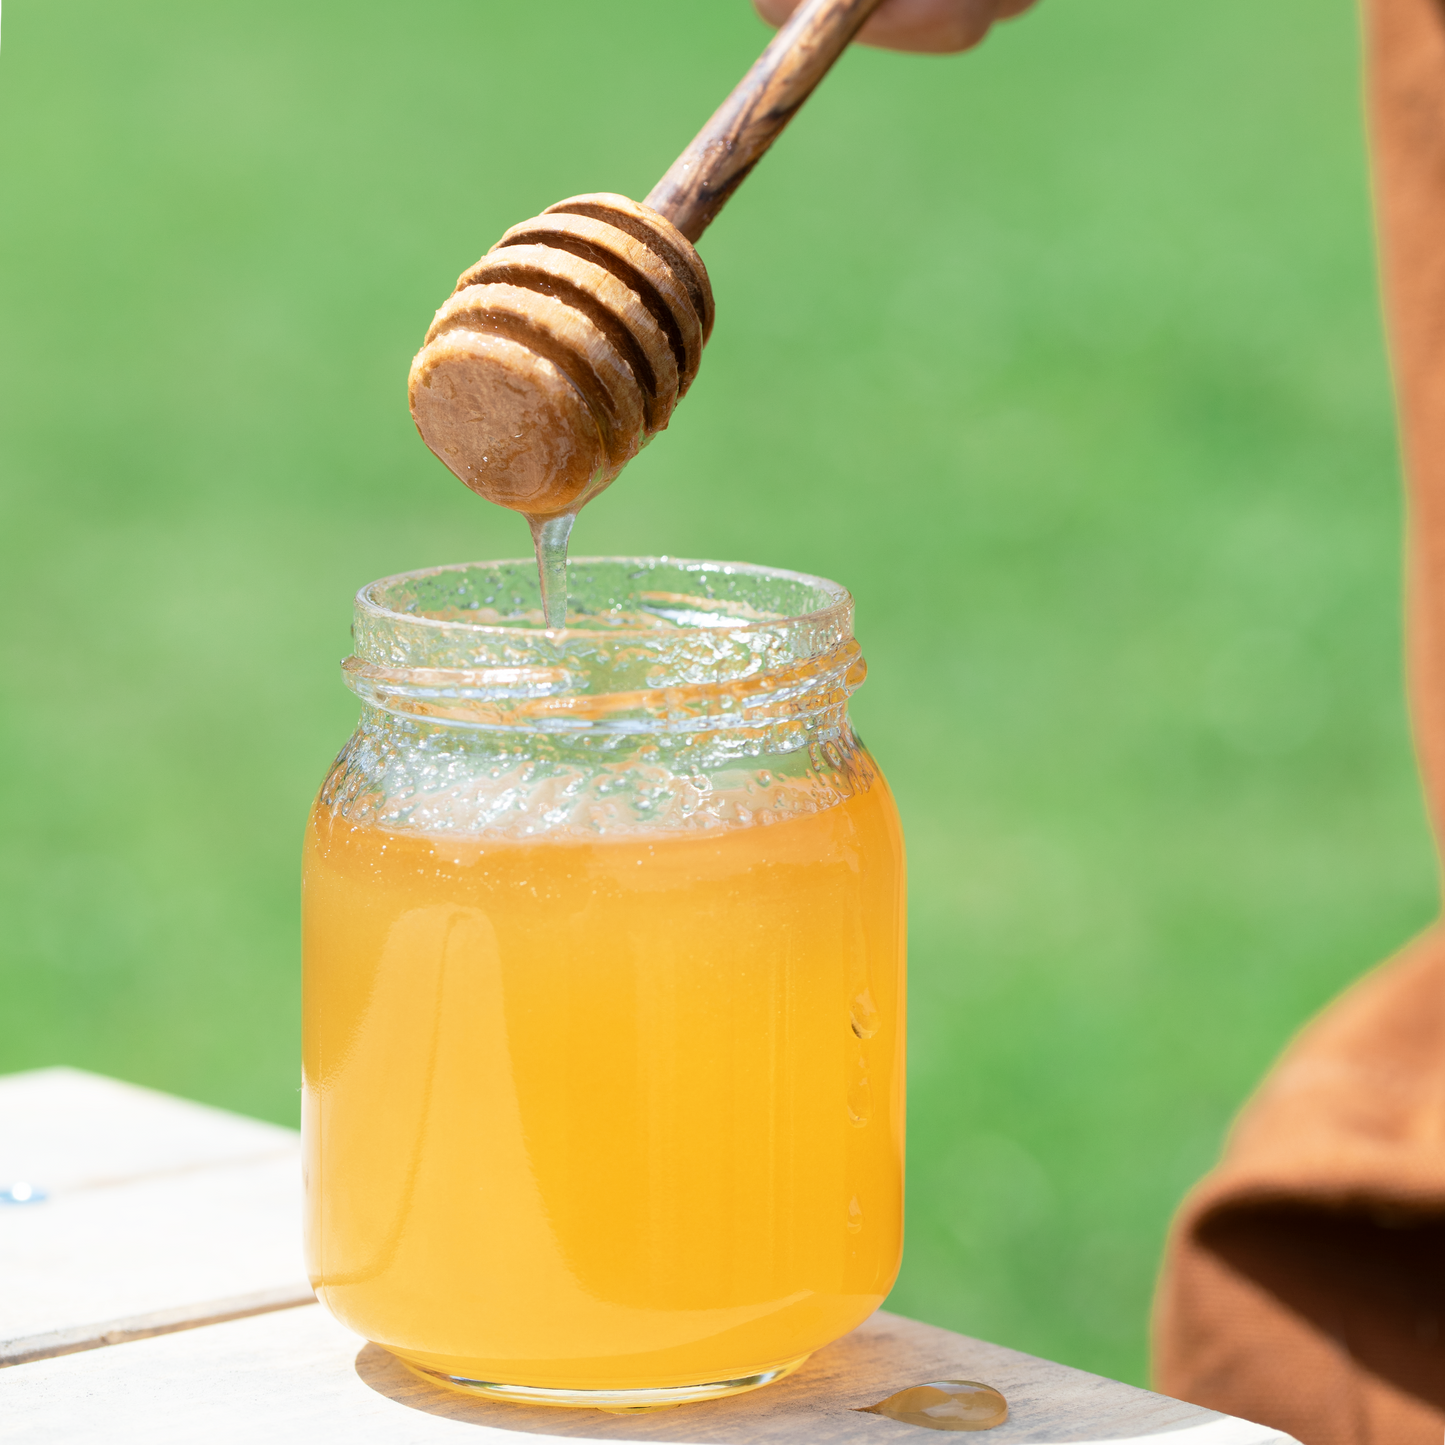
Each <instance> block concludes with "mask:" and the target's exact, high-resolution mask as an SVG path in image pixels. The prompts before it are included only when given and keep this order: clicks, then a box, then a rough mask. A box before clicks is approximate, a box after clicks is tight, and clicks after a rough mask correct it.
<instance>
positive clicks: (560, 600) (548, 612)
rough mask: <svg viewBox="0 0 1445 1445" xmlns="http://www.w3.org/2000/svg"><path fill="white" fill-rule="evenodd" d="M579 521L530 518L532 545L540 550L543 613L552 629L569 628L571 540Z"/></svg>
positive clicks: (571, 516)
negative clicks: (568, 589)
mask: <svg viewBox="0 0 1445 1445" xmlns="http://www.w3.org/2000/svg"><path fill="white" fill-rule="evenodd" d="M576 520H577V513H576V512H563V513H561V515H560V516H554V517H530V516H529V517H528V518H527V525H528V526H529V527H531V529H532V545H533V546H534V547H535V548H536V549H537V576H538V578H539V579H540V581H541V584H542V613H543V616H544V617H545V619H546V622H547V626H548V627H565V626H566V625H567V539H568V538H569V537H570V536H571V535H572V524H573V523H574V522H576Z"/></svg>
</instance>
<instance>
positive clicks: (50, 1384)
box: [0, 1306, 1289, 1445]
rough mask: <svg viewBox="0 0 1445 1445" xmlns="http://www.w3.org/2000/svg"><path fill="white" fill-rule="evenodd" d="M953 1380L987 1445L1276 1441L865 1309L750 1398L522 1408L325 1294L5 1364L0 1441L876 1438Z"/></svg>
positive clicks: (739, 1444) (842, 1442)
mask: <svg viewBox="0 0 1445 1445" xmlns="http://www.w3.org/2000/svg"><path fill="white" fill-rule="evenodd" d="M938 1378H964V1379H977V1380H983V1381H985V1382H986V1383H989V1384H992V1385H995V1386H996V1387H997V1388H999V1389H1000V1390H1002V1391H1003V1393H1004V1394H1005V1395H1006V1396H1007V1397H1008V1399H1009V1405H1010V1412H1011V1413H1010V1419H1009V1421H1008V1423H1007V1424H1005V1425H1002V1426H1000V1427H999V1428H997V1429H995V1430H992V1431H990V1432H989V1441H990V1445H1083V1442H1089V1441H1125V1440H1129V1441H1135V1442H1150V1445H1287V1442H1288V1440H1289V1437H1288V1436H1284V1435H1281V1434H1279V1432H1277V1431H1274V1430H1270V1429H1267V1428H1266V1427H1264V1426H1260V1425H1251V1424H1248V1423H1247V1422H1245V1421H1242V1420H1236V1419H1233V1418H1231V1417H1229V1416H1225V1415H1218V1414H1216V1413H1214V1412H1213V1411H1210V1410H1201V1409H1199V1408H1198V1407H1197V1406H1194V1405H1186V1404H1183V1403H1181V1402H1179V1401H1177V1400H1168V1399H1165V1398H1164V1397H1162V1396H1159V1395H1152V1394H1150V1393H1149V1392H1148V1391H1145V1390H1137V1389H1134V1388H1133V1387H1132V1386H1129V1385H1121V1384H1118V1383H1115V1382H1113V1381H1109V1380H1103V1379H1100V1378H1099V1377H1098V1376H1095V1375H1088V1374H1084V1373H1083V1372H1081V1371H1078V1370H1071V1369H1068V1368H1067V1367H1065V1366H1063V1365H1055V1364H1050V1363H1048V1362H1047V1361H1044V1360H1037V1359H1034V1358H1032V1357H1031V1356H1028V1355H1021V1354H1018V1353H1017V1352H1015V1351H1012V1350H1006V1349H1003V1348H1001V1347H1000V1346H997V1345H989V1344H984V1343H982V1342H981V1341H978V1340H971V1339H967V1338H965V1337H964V1336H961V1335H955V1334H952V1333H950V1332H949V1331H947V1330H939V1329H934V1328H933V1327H931V1326H929V1325H921V1324H917V1323H915V1322H913V1321H910V1320H904V1319H901V1318H899V1317H897V1316H892V1315H887V1314H878V1315H875V1316H874V1318H873V1319H872V1320H870V1321H868V1323H866V1324H865V1325H863V1326H862V1327H861V1328H859V1329H858V1330H855V1331H854V1332H853V1334H851V1335H849V1336H848V1337H847V1338H846V1339H844V1340H840V1341H839V1342H838V1343H837V1344H835V1345H831V1346H829V1347H828V1348H827V1349H825V1350H821V1351H819V1353H818V1354H817V1355H815V1356H814V1357H813V1359H812V1360H810V1361H809V1362H808V1363H807V1364H806V1365H805V1366H804V1367H803V1368H802V1369H801V1370H799V1371H798V1373H797V1374H796V1375H794V1376H792V1377H791V1378H789V1379H787V1380H783V1381H781V1382H779V1383H778V1384H776V1385H771V1386H768V1387H767V1388H766V1389H763V1390H758V1391H756V1392H754V1393H752V1394H748V1395H740V1396H735V1397H734V1398H733V1399H730V1400H718V1401H713V1402H710V1403H708V1404H703V1405H691V1406H685V1407H683V1408H681V1409H677V1410H667V1411H661V1412H658V1413H656V1414H651V1415H626V1416H614V1415H603V1414H601V1413H599V1412H596V1411H591V1410H585V1411H561V1410H544V1409H533V1408H530V1407H526V1406H517V1405H502V1404H492V1403H490V1402H488V1401H484V1400H473V1399H470V1398H468V1397H466V1396H463V1395H458V1394H454V1393H452V1392H450V1391H445V1390H441V1389H438V1388H436V1387H433V1386H431V1385H428V1384H426V1383H425V1382H423V1381H421V1380H418V1379H417V1378H416V1377H415V1376H413V1375H411V1374H409V1373H408V1372H407V1371H406V1370H405V1369H403V1368H402V1367H401V1366H400V1365H399V1364H398V1363H397V1362H396V1361H395V1360H394V1359H393V1358H392V1357H391V1356H390V1355H388V1354H386V1353H385V1351H383V1350H380V1349H378V1348H377V1347H376V1346H375V1345H367V1344H364V1343H363V1342H362V1341H361V1340H358V1339H357V1338H356V1337H355V1336H354V1335H351V1334H349V1333H348V1332H347V1331H346V1330H344V1329H342V1328H341V1327H340V1326H339V1325H338V1324H336V1323H335V1322H334V1321H333V1320H332V1319H331V1317H330V1316H329V1315H328V1314H327V1313H326V1312H325V1311H324V1310H323V1309H322V1308H321V1307H320V1306H309V1307H306V1308H303V1309H296V1310H289V1311H286V1312H284V1313H280V1314H267V1315H262V1316H258V1317H255V1318H251V1319H244V1320H238V1321H235V1322H234V1323H230V1324H217V1325H211V1326H208V1327H206V1328H204V1329H195V1330H189V1331H187V1332H186V1333H184V1334H172V1335H167V1336H164V1337H161V1338H156V1339H148V1340H143V1341H141V1342H139V1343H137V1344H127V1345H121V1346H119V1347H117V1348H115V1349H108V1350H100V1351H97V1352H95V1353H92V1354H85V1355H72V1356H67V1357H64V1358H59V1359H49V1360H42V1361H39V1362H38V1363H35V1364H30V1365H26V1366H24V1367H23V1368H21V1369H16V1370H11V1371H7V1372H5V1373H4V1374H3V1375H0V1422H3V1423H0V1438H7V1439H8V1438H14V1439H16V1440H21V1439H24V1440H32V1439H44V1440H45V1441H47V1442H48V1445H71V1442H76V1445H79V1442H90V1441H94V1440H100V1439H103V1440H106V1441H107V1442H109V1445H129V1442H141V1441H144V1442H145V1445H165V1442H172V1441H174V1442H177V1445H191V1442H194V1441H196V1440H205V1441H206V1442H207V1445H242V1442H246V1445H251V1442H254V1441H256V1440H265V1441H267V1442H268V1445H302V1442H305V1445H313V1442H315V1441H318V1440H326V1441H330V1440H338V1441H345V1442H346V1445H373V1442H374V1445H383V1442H384V1445H429V1442H432V1441H446V1440H453V1441H456V1442H463V1441H470V1442H474V1445H485V1442H488V1441H494V1442H496V1445H506V1442H511V1445H516V1442H517V1437H518V1436H519V1435H522V1436H531V1437H532V1438H533V1439H535V1440H540V1441H545V1440H578V1439H583V1440H606V1441H613V1442H653V1441H671V1442H697V1445H744V1442H747V1445H755V1442H774V1445H784V1442H793V1441H798V1442H802V1441H807V1442H809V1445H855V1442H870V1445H888V1442H895V1441H896V1442H902V1441H906V1440H909V1439H919V1438H923V1437H921V1436H920V1435H919V1432H918V1431H917V1428H916V1427H914V1426H910V1425H903V1424H899V1423H898V1422H897V1421H893V1420H887V1419H884V1418H882V1417H880V1416H877V1415H862V1414H858V1413H856V1412H857V1409H858V1407H859V1406H862V1405H867V1404H871V1403H873V1402H874V1401H876V1400H878V1399H880V1398H882V1397H883V1396H885V1395H887V1394H890V1393H892V1392H893V1391H895V1390H897V1389H900V1388H902V1387H903V1386H906V1385H910V1384H916V1383H920V1382H922V1381H925V1380H929V1379H938Z"/></svg>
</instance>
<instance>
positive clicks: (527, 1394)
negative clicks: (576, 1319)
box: [402, 1355, 808, 1415]
mask: <svg viewBox="0 0 1445 1445" xmlns="http://www.w3.org/2000/svg"><path fill="white" fill-rule="evenodd" d="M807 1358H808V1356H807V1355H799V1356H798V1358H797V1359H796V1360H789V1361H788V1362H787V1364H785V1365H777V1366H775V1367H774V1368H772V1369H771V1370H760V1371H758V1373H757V1374H755V1375H740V1376H738V1378H737V1379H735V1380H715V1381H713V1382H711V1383H709V1384H704V1385H671V1386H667V1387H665V1388H662V1389H656V1390H552V1389H547V1388H546V1387H544V1386H542V1385H504V1384H501V1383H499V1382H496V1381H492V1380H471V1379H468V1378H467V1377H466V1376H465V1375H448V1374H444V1373H443V1372H442V1371H441V1370H429V1369H427V1367H426V1366H425V1365H417V1364H413V1363H412V1361H410V1360H406V1359H403V1360H402V1364H404V1365H405V1366H406V1367H407V1369H408V1370H410V1371H411V1372H412V1374H414V1375H419V1376H420V1377H421V1378H422V1379H423V1380H426V1381H429V1382H430V1383H431V1384H433V1385H443V1386H445V1387H446V1388H447V1389H449V1390H460V1391H462V1392H463V1393H464V1394H467V1395H480V1396H482V1397H483V1398H484V1399H487V1400H505V1401H509V1402H510V1403H512V1404H514V1405H551V1406H554V1407H557V1406H560V1407H561V1408H562V1409H564V1410H605V1411H606V1412H607V1413H608V1414H609V1415H645V1414H648V1413H650V1412H651V1411H653V1410H672V1409H675V1408H676V1407H677V1406H678V1405H694V1404H697V1403H698V1402H699V1401H700V1400H720V1399H722V1398H723V1397H724V1396H725V1395H742V1394H745V1393H746V1392H747V1391H748V1390H760V1389H761V1388H762V1387H763V1386H764V1385H771V1384H772V1383H773V1381H775V1380H781V1379H783V1378H784V1376H786V1375H791V1374H792V1373H793V1371H794V1370H796V1369H797V1368H798V1366H799V1365H801V1364H802V1363H803V1362H804V1361H805V1360H806V1359H807Z"/></svg>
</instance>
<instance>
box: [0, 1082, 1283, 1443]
mask: <svg viewBox="0 0 1445 1445" xmlns="http://www.w3.org/2000/svg"><path fill="white" fill-rule="evenodd" d="M298 1155H299V1150H298V1144H297V1138H296V1135H295V1134H293V1133H292V1132H291V1131H290V1130H288V1129H281V1128H277V1127H276V1126H275V1125H272V1124H263V1123H259V1122H257V1121H256V1120H253V1119H243V1118H241V1117H239V1116H238V1115H235V1114H227V1113H223V1112H222V1111H220V1110H217V1109H210V1108H206V1107H205V1106H203V1105H200V1104H192V1103H188V1102H186V1101H185V1100H182V1099H175V1098H171V1097H169V1096H167V1095H164V1094H157V1093H154V1092H152V1091H150V1090H147V1089H140V1088H136V1087H135V1086H133V1085H129V1084H121V1083H117V1082H115V1081H114V1080H111V1079H104V1078H101V1077H99V1076H97V1075H94V1074H85V1073H81V1072H79V1071H78V1070H74V1069H42V1070H37V1071H35V1072H33V1073H28V1074H12V1075H9V1076H8V1077H0V1190H9V1191H10V1192H11V1193H12V1194H14V1195H16V1196H19V1197H21V1198H23V1196H24V1195H25V1193H26V1188H25V1187H20V1188H18V1189H16V1188H14V1186H17V1185H20V1186H28V1187H29V1189H30V1190H31V1191H32V1192H33V1194H36V1195H38V1194H40V1193H42V1192H43V1193H44V1194H45V1195H46V1197H45V1198H44V1199H43V1200H39V1201H37V1202H29V1203H0V1440H4V1441H9V1440H16V1441H19V1440H25V1441H44V1442H46V1445H70V1442H82V1441H84V1442H91V1441H106V1442H116V1445H124V1442H130V1441H136V1442H139V1441H142V1440H144V1441H145V1442H146V1445H158V1442H169V1441H176V1442H187V1445H189V1442H206V1445H229V1442H241V1441H246V1442H248V1445H249V1442H255V1441H265V1442H268V1445H292V1442H296V1445H299V1442H307V1445H318V1442H319V1445H329V1442H332V1441H336V1442H344V1445H371V1442H376V1445H429V1442H432V1441H446V1440H450V1441H454V1442H457V1445H469V1442H470V1445H484V1442H497V1445H504V1442H510V1445H520V1441H519V1440H518V1437H519V1436H531V1437H532V1438H533V1439H534V1440H542V1441H545V1440H559V1439H567V1440H572V1439H584V1440H611V1441H674V1442H693V1441H696V1442H699V1445H705V1442H714V1441H718V1442H739V1445H741V1442H752V1441H776V1442H791V1441H808V1442H816V1445H835V1442H836V1445H851V1442H856V1441H868V1442H873V1445H888V1442H894V1441H896V1442H903V1441H906V1440H910V1439H917V1440H920V1441H921V1440H923V1439H931V1438H933V1435H932V1433H931V1432H930V1433H929V1434H927V1435H924V1434H923V1433H922V1432H921V1431H919V1430H918V1428H917V1427H915V1426H911V1425H904V1424H900V1423H898V1422H897V1421H893V1420H887V1419H884V1418H882V1417H880V1416H876V1415H863V1414H858V1413H857V1407H858V1406H860V1405H867V1404H871V1403H873V1402H874V1401H876V1400H879V1399H881V1398H882V1397H883V1396H885V1395H887V1394H890V1393H892V1392H893V1391H894V1390H898V1389H901V1388H903V1387H904V1386H907V1385H912V1384H918V1383H921V1382H922V1381H925V1380H931V1379H949V1378H952V1379H958V1378H964V1379H975V1380H983V1381H986V1382H987V1383H989V1384H991V1385H994V1386H996V1387H997V1388H998V1389H1000V1390H1002V1391H1003V1393H1004V1394H1005V1395H1006V1396H1007V1397H1008V1401H1009V1409H1010V1416H1009V1420H1008V1423H1007V1424H1005V1425H1002V1426H1000V1427H998V1428H997V1429H995V1430H993V1431H990V1432H989V1445H1023V1442H1035V1445H1064V1442H1086V1441H1125V1440H1129V1441H1141V1442H1144V1441H1148V1442H1156V1437H1158V1439H1157V1445H1290V1441H1289V1437H1288V1436H1285V1435H1281V1434H1280V1433H1279V1432H1277V1431H1275V1430H1270V1429H1267V1428H1266V1427H1264V1426H1261V1425H1253V1424H1250V1423H1249V1422H1248V1421H1245V1420H1237V1419H1234V1418H1233V1417H1231V1416H1227V1415H1220V1414H1216V1413H1215V1412H1213V1411H1211V1410H1202V1409H1199V1408H1198V1407H1197V1406H1194V1405H1186V1404H1183V1403H1181V1402H1180V1401H1177V1400H1170V1399H1166V1398H1165V1397H1164V1396H1162V1395H1153V1394H1150V1393H1149V1392H1148V1391H1147V1390H1138V1389H1135V1388H1134V1387H1133V1386H1130V1385H1121V1384H1118V1383H1117V1382H1115V1381H1112V1380H1104V1379H1101V1378H1099V1377H1098V1376H1097V1375H1088V1374H1085V1373H1083V1372H1082V1371H1080V1370H1071V1369H1069V1368H1068V1367H1066V1366H1064V1365H1055V1364H1050V1363H1049V1362H1048V1361H1046V1360H1038V1359H1034V1358H1033V1357H1032V1356H1030V1355H1022V1354H1019V1353H1017V1352H1016V1351H1014V1350H1006V1349H1003V1348H1001V1347H1000V1346H998V1345H990V1344H985V1343H984V1342H982V1341H980V1340H972V1339H968V1338H966V1337H965V1336H963V1335H956V1334H952V1333H951V1332H949V1331H948V1330H940V1329H935V1328H933V1327H932V1326H930V1325H923V1324H918V1323H916V1322H914V1321H912V1320H906V1319H902V1318H901V1317H899V1316H896V1315H889V1314H885V1313H881V1312H880V1313H879V1314H877V1315H875V1316H874V1317H873V1318H872V1319H871V1320H869V1321H868V1322H867V1323H866V1324H864V1325H862V1326H861V1327H860V1328H858V1329H857V1330H855V1331H854V1332H853V1333H852V1334H851V1335H849V1336H848V1337H847V1338H846V1339H843V1340H840V1341H838V1343H837V1344H834V1345H831V1346H829V1347H828V1348H827V1349H825V1350H820V1351H819V1352H818V1353H817V1354H816V1355H815V1356H814V1357H813V1358H812V1359H811V1360H810V1361H809V1362H808V1363H807V1364H806V1365H805V1366H804V1367H803V1368H802V1369H801V1370H799V1371H798V1373H797V1374H795V1375H793V1376H792V1377H790V1378H789V1379H787V1380H784V1381H781V1382H780V1383H778V1384H776V1385H772V1386H769V1387H767V1388H766V1389H763V1390H758V1391H755V1392H753V1393H751V1394H747V1395H739V1396H735V1397H734V1398H732V1399H730V1400H718V1401H713V1402H710V1403H708V1404H702V1405H691V1406H685V1407H683V1408H680V1409H677V1410H667V1411H662V1412H660V1413H657V1414H652V1415H632V1416H613V1415H604V1414H602V1413H600V1412H596V1411H591V1410H585V1411H561V1410H546V1409H538V1408H531V1407H527V1406H518V1405H500V1404H492V1403H490V1402H488V1401H483V1400H473V1399H470V1398H468V1397H466V1396H462V1395H457V1394H454V1393H452V1392H450V1391H445V1390H441V1389H437V1388H433V1387H431V1386H429V1385H427V1384H425V1383H424V1382H422V1381H421V1380H419V1379H417V1378H416V1377H415V1376H413V1375H411V1374H409V1373H408V1372H407V1371H406V1370H404V1369H403V1368H402V1367H401V1366H400V1365H399V1364H397V1363H396V1361H395V1360H393V1359H392V1357H391V1356H389V1355H388V1354H386V1352H385V1351H383V1350H380V1349H378V1348H377V1347H376V1346H375V1345H369V1344H366V1343H365V1342H364V1341H362V1340H360V1339H358V1338H357V1337H356V1336H355V1335H352V1334H350V1333H349V1332H348V1331H346V1330H344V1329H343V1328H342V1327H341V1326H340V1325H338V1324H336V1323H335V1321H333V1320H332V1319H331V1317H330V1316H329V1315H328V1314H327V1313H326V1311H325V1310H323V1309H322V1308H321V1307H320V1306H319V1305H318V1304H316V1302H315V1300H314V1299H313V1297H312V1295H311V1291H310V1290H309V1288H308V1287H307V1286H306V1283H305V1272H304V1270H303V1268H302V1264H301V1256H300V1245H299V1232H300V1231H299V1217H300V1169H299V1161H298ZM7 1197H8V1196H7ZM1164 1437H1167V1441H1166V1440H1165V1438H1164Z"/></svg>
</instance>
